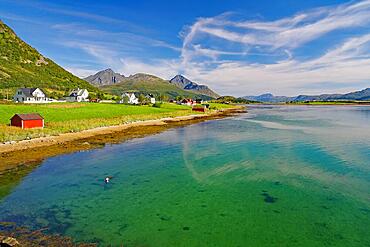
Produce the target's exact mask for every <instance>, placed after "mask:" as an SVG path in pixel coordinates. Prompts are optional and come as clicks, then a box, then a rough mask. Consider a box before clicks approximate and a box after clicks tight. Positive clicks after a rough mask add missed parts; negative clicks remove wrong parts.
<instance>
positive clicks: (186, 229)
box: [182, 226, 190, 231]
mask: <svg viewBox="0 0 370 247" xmlns="http://www.w3.org/2000/svg"><path fill="white" fill-rule="evenodd" d="M182 230H184V231H189V230H190V227H188V226H184V227H183V228H182Z"/></svg>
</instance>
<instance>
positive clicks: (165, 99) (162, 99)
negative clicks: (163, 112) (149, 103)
mask: <svg viewBox="0 0 370 247" xmlns="http://www.w3.org/2000/svg"><path fill="white" fill-rule="evenodd" d="M159 100H160V101H161V102H163V101H168V96H167V95H165V94H161V95H160V96H159Z"/></svg>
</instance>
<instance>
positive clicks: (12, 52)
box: [0, 21, 99, 97]
mask: <svg viewBox="0 0 370 247" xmlns="http://www.w3.org/2000/svg"><path fill="white" fill-rule="evenodd" d="M18 87H40V88H43V89H44V90H46V91H47V92H54V91H55V92H59V93H60V94H63V93H64V92H65V91H68V90H70V89H73V88H77V87H79V88H86V89H88V90H89V91H99V90H98V89H97V88H95V87H94V86H92V85H90V84H89V83H88V82H86V81H84V80H82V79H80V78H78V77H76V76H74V75H73V74H71V73H69V72H68V71H66V70H64V69H63V68H62V67H60V66H59V65H57V64H56V63H54V62H53V61H52V60H50V59H48V58H46V57H44V56H43V55H41V54H40V53H39V52H38V51H37V50H36V49H34V48H33V47H31V46H30V45H28V44H27V43H25V42H24V41H23V40H21V39H20V38H19V37H18V36H17V35H16V34H15V32H14V31H13V30H12V29H11V28H10V27H8V26H7V25H6V24H4V23H3V22H2V21H0V97H4V95H5V91H6V94H12V93H13V92H14V91H15V90H16V88H18Z"/></svg>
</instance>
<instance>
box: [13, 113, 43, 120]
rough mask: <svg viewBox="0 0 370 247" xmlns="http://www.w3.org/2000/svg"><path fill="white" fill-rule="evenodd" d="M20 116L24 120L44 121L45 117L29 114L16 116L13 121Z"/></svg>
mask: <svg viewBox="0 0 370 247" xmlns="http://www.w3.org/2000/svg"><path fill="white" fill-rule="evenodd" d="M16 116H18V117H19V118H20V119H22V120H42V119H44V118H43V117H41V116H40V114H38V113H28V114H15V115H14V116H13V117H12V118H11V119H13V118H14V117H16Z"/></svg>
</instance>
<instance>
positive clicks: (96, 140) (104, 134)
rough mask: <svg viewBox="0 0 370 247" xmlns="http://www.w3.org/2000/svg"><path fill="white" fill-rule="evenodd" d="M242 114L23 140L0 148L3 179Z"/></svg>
mask: <svg viewBox="0 0 370 247" xmlns="http://www.w3.org/2000/svg"><path fill="white" fill-rule="evenodd" d="M241 112H245V108H244V107H240V106H236V107H234V108H227V109H222V110H217V111H212V112H209V113H205V114H193V115H186V116H179V117H173V118H162V119H156V120H146V121H137V122H132V123H127V124H122V125H115V126H108V127H98V128H93V129H88V130H83V131H80V132H74V133H64V134H59V135H56V136H47V137H39V138H35V139H31V140H22V141H18V142H15V143H14V142H12V143H6V144H0V164H1V165H0V175H1V172H2V171H5V170H8V169H11V168H14V167H15V166H18V165H27V163H35V162H38V161H40V160H43V159H44V158H47V157H51V156H55V155H58V154H64V153H70V152H75V151H81V150H88V149H92V148H95V147H98V146H102V145H105V144H106V143H117V142H121V141H125V140H128V139H132V138H137V137H142V136H146V135H150V134H155V133H158V132H160V131H163V130H165V129H168V128H172V127H176V126H184V125H187V124H192V123H197V122H201V121H206V120H211V119H217V118H223V117H227V116H230V115H232V114H237V113H241Z"/></svg>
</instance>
